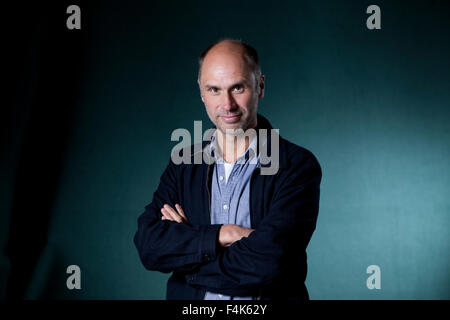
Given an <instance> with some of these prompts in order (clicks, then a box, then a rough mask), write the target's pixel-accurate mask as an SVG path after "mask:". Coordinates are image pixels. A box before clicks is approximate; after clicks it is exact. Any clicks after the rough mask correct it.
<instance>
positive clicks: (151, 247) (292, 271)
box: [134, 40, 322, 301]
mask: <svg viewBox="0 0 450 320" xmlns="http://www.w3.org/2000/svg"><path fill="white" fill-rule="evenodd" d="M198 83H199V86H200V93H201V99H202V101H203V102H204V104H205V107H206V112H207V113H208V116H209V118H210V119H211V121H212V122H213V123H214V125H215V127H216V128H217V129H216V130H215V132H214V135H213V137H212V139H211V142H204V143H203V145H202V149H201V151H202V152H203V153H205V154H206V155H207V156H209V157H210V159H213V161H211V162H210V163H208V162H207V161H204V162H202V163H200V164H198V163H195V162H194V161H191V162H190V163H181V164H174V163H173V162H172V161H169V164H168V166H167V168H166V170H165V172H164V173H163V175H162V177H161V181H160V184H159V186H158V189H157V190H156V192H155V193H154V196H153V201H152V202H151V203H150V204H149V205H148V206H146V208H145V212H144V213H143V214H142V215H141V216H140V217H139V219H138V231H137V233H136V235H135V238H134V242H135V244H136V247H137V249H138V252H139V255H140V258H141V261H142V263H143V265H144V266H145V267H146V268H147V269H149V270H157V271H161V272H164V273H169V272H173V274H172V276H171V277H170V279H169V280H168V283H167V299H178V300H182V299H183V300H184V299H264V300H266V299H268V300H277V299H284V300H293V301H298V300H303V299H308V298H309V296H308V292H307V290H306V287H305V284H304V282H305V279H306V270H307V264H306V247H307V245H308V243H309V240H310V238H311V236H312V233H313V231H314V229H315V226H316V220H317V215H318V210H319V193H320V181H321V176H322V173H321V168H320V165H319V163H318V162H317V160H316V158H315V157H314V155H313V154H312V153H311V152H309V151H308V150H306V149H304V148H302V147H299V146H296V145H294V144H292V143H290V142H288V141H287V140H285V139H283V138H282V137H280V136H277V139H275V140H272V139H271V138H272V136H274V135H276V132H275V133H274V130H271V129H272V126H271V125H270V123H269V122H268V121H267V120H266V119H265V118H264V117H262V116H260V115H258V114H257V108H258V100H259V99H262V98H263V96H264V89H265V86H264V85H265V78H264V75H262V74H261V69H260V66H259V61H258V54H257V52H256V50H255V49H254V48H252V47H251V46H249V45H248V44H245V43H243V42H241V41H236V40H222V41H219V42H217V43H215V44H213V45H211V46H210V47H209V48H207V49H206V50H205V51H204V52H203V53H202V55H201V56H200V59H199V77H198ZM252 129H254V130H253V131H252ZM261 130H269V131H270V132H271V134H270V135H269V137H267V136H264V135H262V134H260V132H262V131H261ZM249 131H251V132H253V134H247V133H248V132H249ZM278 139H279V140H278ZM273 141H275V142H276V143H274V142H273ZM274 146H275V148H274ZM264 148H266V150H271V158H272V159H277V160H278V163H277V170H276V172H273V174H263V172H262V170H263V169H264V168H265V167H266V166H267V161H263V160H264V159H263V158H262V157H261V156H262V153H261V152H262V149H264ZM191 150H194V154H193V155H192V156H191V157H192V158H194V157H195V156H196V154H195V150H196V149H195V148H193V147H192V146H191V148H187V149H184V150H182V152H188V151H191ZM275 153H276V154H275ZM275 155H276V157H275Z"/></svg>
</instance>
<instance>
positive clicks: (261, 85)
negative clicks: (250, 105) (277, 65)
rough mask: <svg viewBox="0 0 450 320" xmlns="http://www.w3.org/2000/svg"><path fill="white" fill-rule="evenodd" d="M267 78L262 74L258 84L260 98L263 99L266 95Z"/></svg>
mask: <svg viewBox="0 0 450 320" xmlns="http://www.w3.org/2000/svg"><path fill="white" fill-rule="evenodd" d="M265 80H266V78H265V77H264V75H263V74H262V75H261V79H260V80H259V85H258V98H259V99H262V98H263V97H264V88H265V82H264V81H265Z"/></svg>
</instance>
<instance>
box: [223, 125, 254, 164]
mask: <svg viewBox="0 0 450 320" xmlns="http://www.w3.org/2000/svg"><path fill="white" fill-rule="evenodd" d="M248 131H249V132H246V133H243V134H240V135H232V134H224V133H223V132H222V131H220V130H217V143H218V146H219V149H220V151H221V153H222V156H223V159H224V160H225V161H226V162H228V163H234V162H236V160H237V158H239V157H240V156H242V155H243V154H244V153H245V151H247V149H248V147H249V146H250V143H251V142H252V140H253V139H254V138H255V136H256V132H254V131H253V130H248Z"/></svg>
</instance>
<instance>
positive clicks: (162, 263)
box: [134, 160, 221, 273]
mask: <svg viewBox="0 0 450 320" xmlns="http://www.w3.org/2000/svg"><path fill="white" fill-rule="evenodd" d="M177 188H178V186H177V167H176V165H174V164H173V163H172V161H170V160H169V164H168V166H167V168H166V169H165V171H164V173H163V174H162V176H161V179H160V183H159V186H158V188H157V190H156V191H155V193H154V195H153V200H152V202H151V203H150V204H149V205H147V206H146V207H145V211H144V212H143V213H142V214H141V215H140V217H139V218H138V229H137V232H136V234H135V236H134V244H135V245H136V248H137V251H138V253H139V257H140V259H141V262H142V264H143V265H144V267H145V268H146V269H148V270H155V271H161V272H164V273H168V272H172V271H180V272H186V271H190V270H192V269H193V268H195V267H197V266H198V265H199V264H202V263H205V262H208V261H210V260H213V259H215V258H216V255H217V249H218V248H217V247H218V246H217V237H218V231H219V229H220V226H221V225H200V226H192V225H191V224H189V223H177V222H174V221H170V220H161V217H162V213H161V211H160V210H161V208H162V207H163V205H164V204H169V205H170V206H172V207H175V203H179V199H178V189H177Z"/></svg>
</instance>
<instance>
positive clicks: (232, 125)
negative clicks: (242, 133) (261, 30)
mask: <svg viewBox="0 0 450 320" xmlns="http://www.w3.org/2000/svg"><path fill="white" fill-rule="evenodd" d="M219 46H220V45H219ZM258 82H259V83H258ZM200 90H201V95H202V101H203V102H204V103H205V107H206V112H207V113H208V116H209V118H210V119H211V121H212V122H213V123H214V124H215V125H216V127H217V128H218V129H219V130H220V131H222V133H224V134H227V133H228V134H230V133H231V134H232V133H233V131H234V130H236V129H243V130H247V129H248V128H254V127H256V118H257V109H258V99H260V98H262V97H263V95H264V76H261V79H260V81H257V79H256V78H255V75H254V73H253V72H252V70H251V68H250V67H249V66H248V64H247V63H246V60H245V59H244V57H243V56H242V49H240V48H231V49H227V48H224V49H223V48H218V49H217V50H215V48H213V49H211V51H210V52H209V53H208V54H207V55H206V57H205V59H204V61H203V65H202V70H201V75H200Z"/></svg>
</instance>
